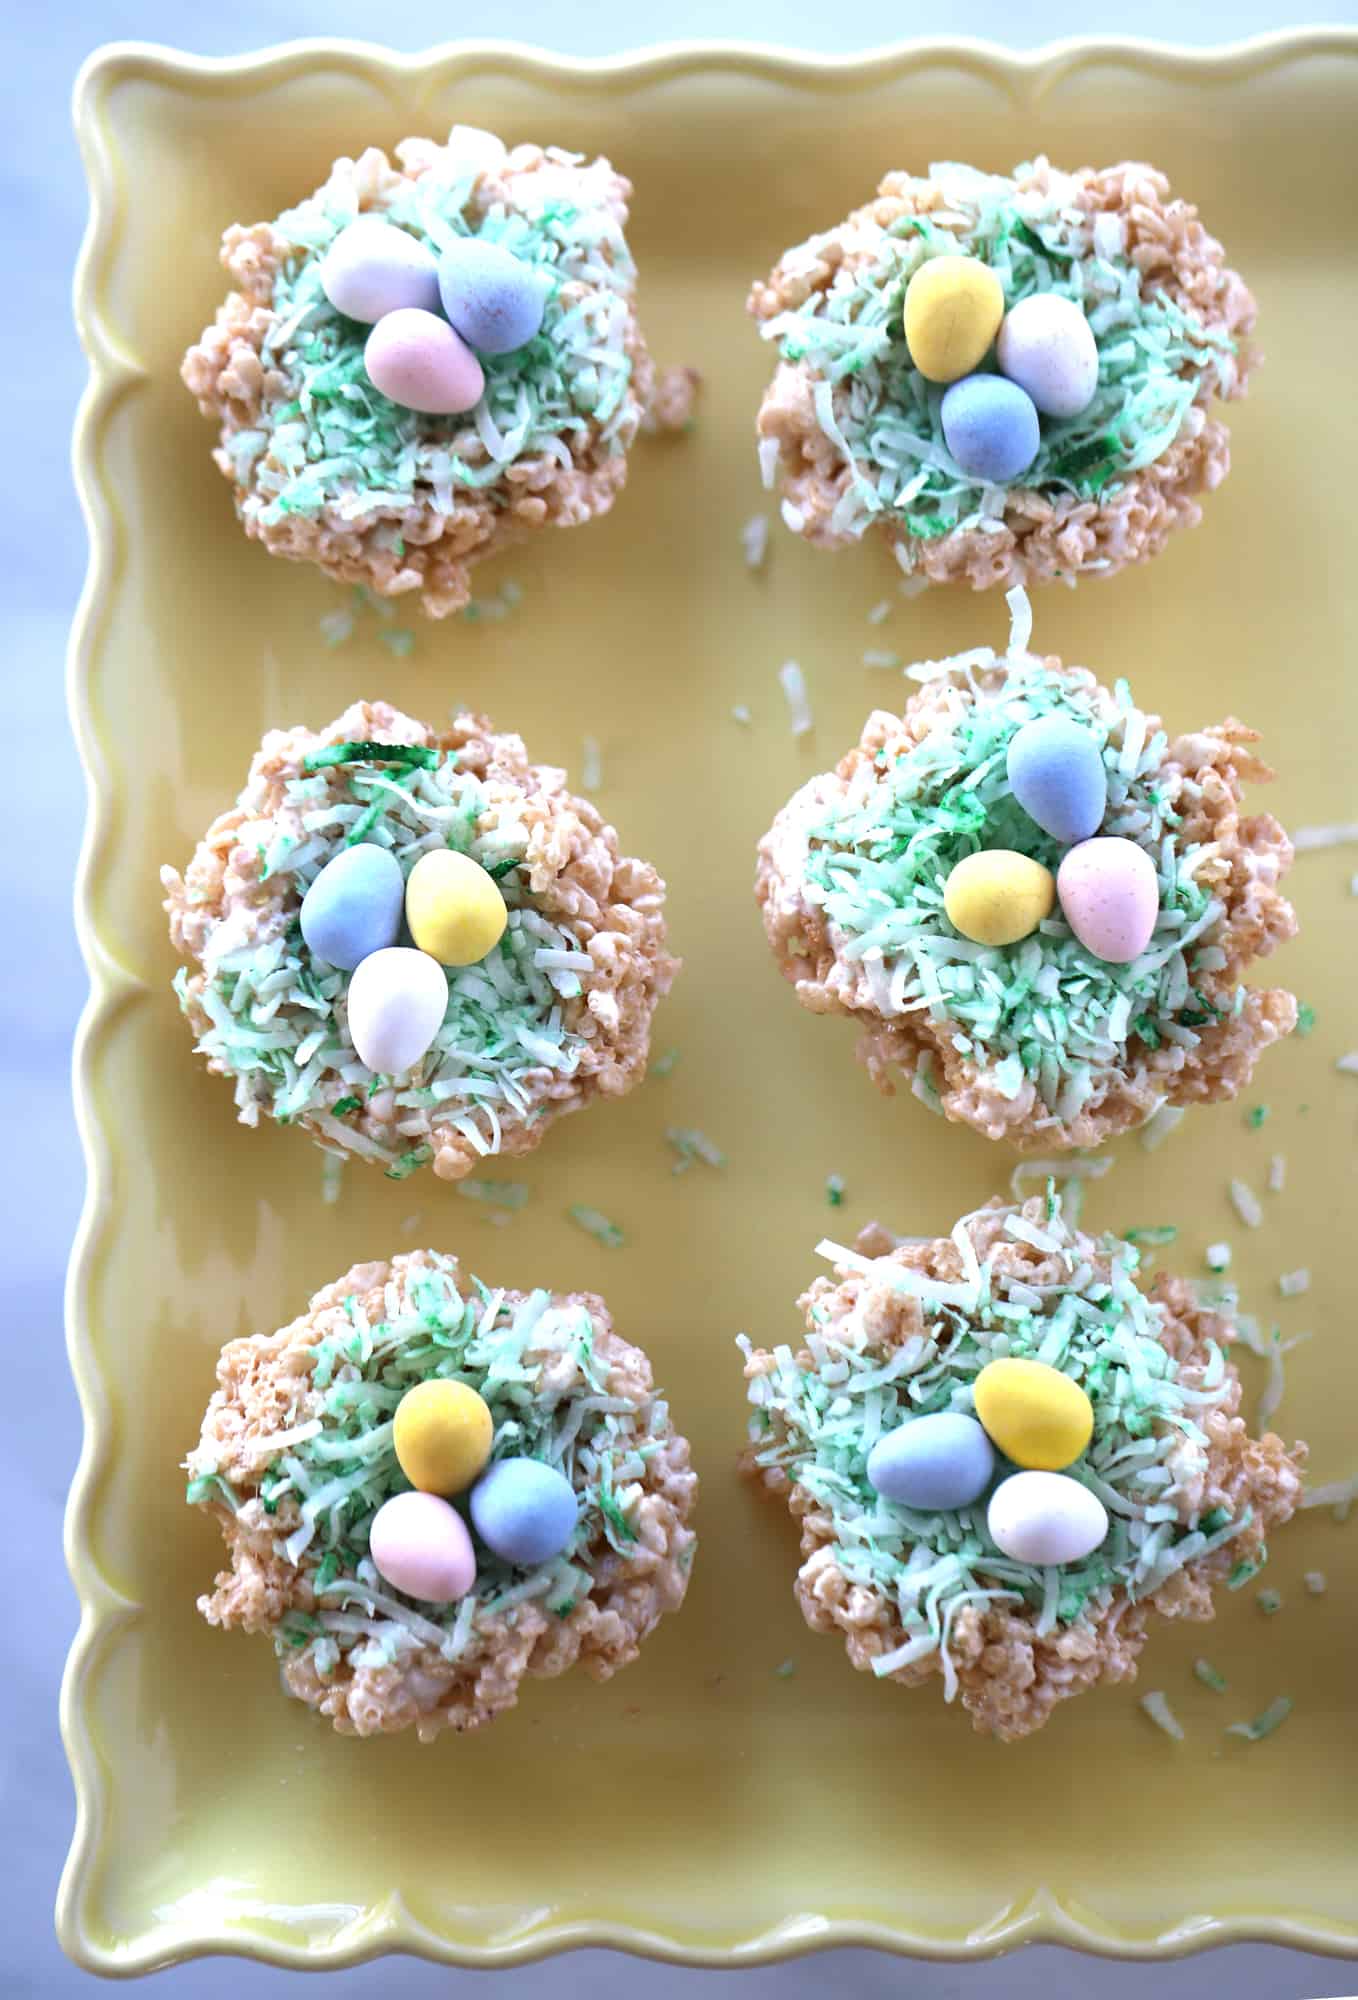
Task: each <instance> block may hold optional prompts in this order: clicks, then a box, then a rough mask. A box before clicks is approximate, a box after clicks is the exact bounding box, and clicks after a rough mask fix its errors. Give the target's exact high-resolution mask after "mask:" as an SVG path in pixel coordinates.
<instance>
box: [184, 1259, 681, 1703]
mask: <svg viewBox="0 0 1358 2000" xmlns="http://www.w3.org/2000/svg"><path fill="white" fill-rule="evenodd" d="M388 1300H389V1304H388V1311H389V1313H390V1315H391V1316H390V1317H388V1318H386V1319H382V1320H378V1321H373V1322H370V1321H369V1320H368V1318H367V1317H366V1315H365V1313H364V1311H363V1308H362V1306H361V1304H360V1302H359V1300H358V1299H357V1298H356V1297H353V1296H351V1297H350V1298H349V1299H348V1300H347V1301H345V1304H346V1306H347V1309H348V1319H347V1324H345V1325H344V1326H343V1327H342V1329H341V1330H340V1331H338V1332H336V1333H333V1334H330V1335H328V1336H327V1337H326V1338H324V1339H322V1340H320V1341H319V1342H318V1343H317V1344H316V1345H315V1346H314V1347H313V1348H311V1349H310V1350H309V1352H308V1354H307V1357H306V1361H307V1374H306V1375H305V1376H303V1377H302V1378H301V1382H302V1383H303V1384H304V1385H305V1386H306V1388H307V1389H308V1390H309V1392H310V1402H311V1407H312V1408H313V1409H314V1410H315V1414H314V1415H312V1416H311V1418H310V1419H309V1420H308V1421H307V1422H305V1423H301V1424H298V1425H295V1426H293V1427H292V1428H291V1429H289V1430H288V1431H285V1432H281V1433H279V1434H277V1435H276V1436H274V1437H272V1438H270V1437H262V1438H260V1439H258V1440H256V1441H255V1442H254V1445H253V1449H252V1459H253V1460H254V1461H255V1462H256V1464H257V1466H258V1470H257V1473H256V1474H255V1475H254V1478H253V1482H252V1483H253V1486H254V1489H255V1490H254V1491H253V1492H251V1493H250V1494H249V1495H248V1496H247V1495H243V1494H240V1493H235V1492H232V1490H231V1489H230V1488H229V1487H227V1486H226V1483H225V1482H224V1481H223V1480H222V1479H221V1478H220V1476H219V1474H218V1472H217V1462H218V1453H219V1452H220V1451H221V1450H222V1449H223V1447H221V1446H218V1445H217V1444H215V1443H214V1442H212V1441H207V1440H205V1441H204V1442H203V1443H200V1444H199V1445H198V1446H197V1447H196V1448H195V1450H194V1451H193V1452H192V1453H191V1454H190V1456H189V1458H188V1460H187V1464H186V1469H187V1471H188V1473H189V1486H188V1498H189V1500H190V1501H191V1502H196V1503H198V1504H203V1503H213V1504H225V1505H229V1506H230V1507H231V1509H232V1511H233V1512H234V1513H240V1512H241V1511H242V1510H243V1509H249V1510H251V1511H250V1515H249V1517H248V1518H251V1519H253V1518H254V1517H256V1516H258V1518H259V1520H260V1521H261V1522H265V1521H270V1520H271V1521H273V1522H274V1523H275V1524H276V1527H277V1539H276V1543H275V1548H276V1552H277V1553H278V1554H279V1555H280V1556H281V1557H282V1558H283V1559H284V1560H285V1561H286V1562H287V1563H288V1564H289V1565H290V1566H291V1567H292V1568H294V1569H297V1570H300V1571H301V1572H302V1573H303V1575H304V1577H305V1579H306V1582H307V1583H308V1585H309V1587H310V1593H311V1596H312V1598H313V1600H314V1610H312V1611H310V1612H308V1611H306V1610H299V1609H295V1608H294V1609H293V1610H291V1611H289V1613H288V1614H287V1616H286V1618H285V1619H284V1622H283V1623H282V1625H281V1626H280V1627H279V1629H278V1630H277V1632H276V1633H275V1635H274V1644H275V1649H276V1651H277V1652H278V1653H279V1654H280V1655H286V1654H289V1653H292V1652H296V1651H301V1650H302V1649H310V1651H311V1653H312V1655H313V1659H314V1664H315V1666H316V1670H317V1672H318V1673H319V1674H320V1675H321V1676H322V1677H325V1676H326V1675H327V1674H328V1673H332V1672H333V1671H334V1667H335V1665H336V1663H337V1662H338V1660H339V1657H340V1656H341V1654H343V1655H345V1656H346V1657H347V1658H348V1660H349V1662H350V1664H351V1665H352V1666H354V1667H356V1668H357V1667H380V1666H387V1665H399V1664H401V1663H402V1662H403V1661H404V1660H406V1659H408V1657H409V1656H410V1655H411V1654H412V1653H414V1652H418V1651H419V1650H420V1649H421V1648H423V1647H430V1648H433V1649H435V1650H436V1651H437V1652H439V1653H440V1654H441V1655H442V1656H443V1658H444V1659H447V1660H456V1659H458V1658H459V1657H460V1655H461V1654H462V1653H463V1652H464V1651H465V1650H466V1649H467V1646H468V1645H469V1643H470V1642H471V1640H472V1638H473V1636H474V1634H475V1632H476V1630H477V1628H478V1626H479V1624H480V1623H481V1621H482V1620H483V1619H486V1618H491V1617H495V1616H497V1615H500V1614H507V1615H509V1616H510V1617H511V1618H512V1615H513V1610H514V1606H515V1605H517V1604H520V1603H523V1602H525V1601H527V1600H530V1599H541V1600H542V1601H543V1602H544V1604H545V1605H546V1608H547V1609H548V1610H549V1611H553V1612H555V1613H556V1614H557V1615H558V1616H561V1617H565V1616H566V1615H567V1614H568V1613H569V1612H570V1611H571V1610H572V1609H573V1608H574V1607H575V1605H576V1604H577V1603H578V1602H579V1601H580V1599H581V1598H582V1597H583V1596H586V1595H587V1594H588V1592H589V1589H590V1587H591V1583H592V1581H593V1572H592V1570H591V1568H590V1567H589V1565H590V1564H591V1562H592V1561H597V1560H598V1557H599V1554H600V1551H601V1549H602V1548H603V1545H604V1544H608V1545H611V1546H612V1547H614V1548H616V1549H620V1550H622V1551H623V1552H624V1553H625V1552H626V1551H628V1550H629V1549H631V1548H632V1547H633V1546H634V1545H635V1543H636V1539H637V1532H636V1528H635V1526H634V1518H635V1510H636V1506H637V1503H638V1501H639V1500H640V1498H641V1496H642V1492H643V1487H642V1484H641V1481H642V1477H643V1474H644V1472H645V1467H646V1461H647V1458H648V1456H649V1454H650V1453H651V1452H653V1451H654V1449H655V1439H656V1437H658V1436H660V1435H661V1434H663V1433H664V1431H665V1430H666V1428H667V1424H668V1413H667V1406H666V1404H665V1403H664V1402H663V1401H662V1400H660V1399H658V1398H650V1397H648V1398H647V1399H646V1402H645V1404H644V1405H643V1404H640V1403H637V1402H634V1401H632V1400H630V1399H629V1398H628V1397H626V1396H620V1395H617V1394H613V1393H609V1391H608V1389H607V1387H606V1384H605V1383H604V1381H603V1380H602V1378H601V1376H600V1373H599V1370H598V1368H597V1366H596V1363H595V1359H594V1323H593V1321H592V1319H591V1317H590V1315H589V1313H588V1311H587V1310H586V1309H585V1308H584V1307H583V1306H578V1305H567V1304H560V1303H553V1300H552V1297H551V1295H550V1294H549V1293H548V1292H545V1291H536V1292H532V1293H530V1294H529V1295H528V1296H527V1297H524V1298H519V1299H508V1298H506V1296H505V1293H504V1292H503V1291H492V1290H491V1289H490V1288H489V1287H487V1286H485V1285H483V1284H481V1282H480V1281H479V1280H478V1279H475V1278H470V1277H467V1276H464V1275H461V1274H460V1273H459V1272H458V1269H457V1265H456V1261H455V1260H454V1259H452V1258H448V1257H431V1259H430V1262H429V1265H428V1267H427V1268H426V1269H425V1270H424V1271H423V1272H422V1273H421V1274H420V1275H419V1276H418V1278H416V1279H415V1281H414V1282H413V1283H412V1285H411V1287H410V1291H409V1295H408V1296H407V1295H406V1294H405V1293H404V1292H403V1290H402V1288H401V1287H400V1286H390V1287H388ZM434 1379H450V1380H454V1381H466V1382H470V1383H471V1384H472V1385H473V1386H474V1387H475V1388H476V1389H477V1390H478V1391H479V1392H480V1394H481V1395H482V1396H484V1398H485V1399H486V1402H487V1403H488V1404H489V1406H490V1412H491V1416H492V1418H493V1420H494V1426H495V1431H494V1446H493V1455H494V1457H495V1458H497V1459H498V1458H501V1457H507V1456H513V1457H529V1458H534V1459H540V1460H542V1461H544V1462H545V1463H546V1464H549V1465H551V1466H554V1467H555V1468H556V1469H557V1470H558V1471H560V1472H561V1473H562V1474H563V1475H564V1476H565V1477H566V1478H567V1479H568V1480H569V1481H570V1483H571V1485H572V1486H573V1487H574V1489H575V1492H576V1495H577V1499H578V1502H579V1510H580V1511H579V1519H578V1521H577V1524H576V1527H575V1529H574V1532H573V1533H572V1535H571V1539H570V1541H569V1543H568V1544H567V1546H566V1548H565V1549H564V1550H563V1551H562V1553H561V1554H560V1556H558V1557H556V1558H554V1559H553V1560H552V1561H551V1562H548V1563H544V1564H541V1565H539V1566H538V1567H537V1568H533V1569H528V1570H523V1569H515V1568H512V1567H511V1566H510V1565H509V1564H507V1563H505V1562H503V1561H501V1560H500V1559H499V1558H498V1557H496V1556H494V1555H493V1554H492V1553H491V1552H490V1551H489V1550H488V1549H486V1548H484V1547H483V1548H482V1549H481V1550H480V1552H479V1554H478V1558H477V1575H476V1582H475V1585H474V1586H473V1589H472V1591H471V1592H470V1594H469V1595H468V1596H466V1597H464V1598H462V1599H461V1600H460V1601H459V1602H457V1603H453V1604H448V1605H446V1606H445V1605H438V1604H431V1603H424V1602H419V1603H417V1602H415V1601H414V1600H412V1599H410V1598H409V1597H407V1596H405V1595H404V1594H403V1593H401V1592H400V1591H397V1590H396V1589H394V1588H393V1587H392V1586H391V1585H389V1584H386V1583H384V1582H383V1580H382V1578H381V1577H380V1576H379V1575H378V1573H377V1570H376V1568H375V1566H374V1564H373V1561H372V1558H371V1556H370V1555H369V1553H368V1533H369V1529H370V1528H371V1526H372V1521H373V1517H374V1515H375V1514H376V1513H377V1510H378V1509H379V1507H381V1506H382V1504H383V1502H384V1501H386V1500H389V1499H390V1498H391V1497H392V1496H393V1495H394V1494H397V1493H403V1492H407V1491H409V1488H410V1482H409V1480H408V1479H407V1478H406V1477H405V1474H404V1473H403V1472H402V1471H401V1468H400V1466H399V1464H398V1463H397V1459H396V1451H395V1446H394V1443H393V1421H392V1420H393V1418H394V1415H395V1412H396V1408H397V1405H398V1404H399V1403H400V1401H401V1398H402V1397H403V1396H404V1395H405V1393H406V1392H407V1390H409V1389H411V1388H413V1387H414V1386H415V1384H417V1383H419V1382H426V1381H430V1380H434ZM563 1385H564V1386H563Z"/></svg>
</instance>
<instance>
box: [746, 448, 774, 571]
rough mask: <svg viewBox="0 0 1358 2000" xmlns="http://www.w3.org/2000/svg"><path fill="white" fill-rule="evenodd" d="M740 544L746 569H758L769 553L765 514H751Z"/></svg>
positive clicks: (767, 524) (767, 519)
mask: <svg viewBox="0 0 1358 2000" xmlns="http://www.w3.org/2000/svg"><path fill="white" fill-rule="evenodd" d="M761 449H762V447H761ZM740 543H741V547H742V548H743V549H744V551H745V565H746V568H747V569H758V568H759V567H760V566H761V564H762V563H763V560H764V558H765V556H766V555H767V554H768V552H769V517H768V515H767V514H751V516H750V518H749V520H748V521H747V522H746V523H745V526H744V527H743V528H742V529H741V531H740Z"/></svg>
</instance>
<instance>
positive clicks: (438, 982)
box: [348, 944, 448, 1076]
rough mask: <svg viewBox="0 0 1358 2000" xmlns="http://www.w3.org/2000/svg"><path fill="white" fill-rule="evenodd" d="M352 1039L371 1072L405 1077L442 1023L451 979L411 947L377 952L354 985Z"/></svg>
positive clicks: (351, 991) (351, 988) (351, 989)
mask: <svg viewBox="0 0 1358 2000" xmlns="http://www.w3.org/2000/svg"><path fill="white" fill-rule="evenodd" d="M348 1002H349V1039H350V1041H352V1043H353V1045H354V1047H355V1049H356V1050H357V1051H358V1054H359V1056H360V1057H361V1059H362V1060H363V1061H364V1062H365V1063H366V1064H367V1065H368V1068H369V1069H370V1070H375V1071H376V1072H377V1073H378V1074H379V1075H382V1076H403V1075H404V1074H405V1072H406V1071H407V1070H408V1069H413V1068H414V1066H415V1064H416V1063H417V1062H418V1061H419V1060H420V1057H421V1056H422V1055H423V1054H424V1053H425V1051H426V1050H427V1049H428V1047H429V1044H430V1043H431V1042H432V1041H433V1039H434V1037H435V1035H436V1034H437V1033H438V1031H439V1028H440V1027H441V1025H442V1023H443V1016H444V1014H445V1013H446V1012H447V1008H448V975H447V974H446V973H445V971H444V970H443V967H442V966H441V965H440V964H439V962H438V960H437V959H434V958H431V957H430V956H429V954H428V952H426V951H414V950H412V949H411V947H410V946H409V945H400V944H394V945H389V946H388V947H387V948H386V949H385V950H383V951H375V952H373V953H372V954H371V956H370V957H368V958H365V959H364V960H363V963H362V964H361V965H360V966H359V967H358V969H357V971H356V972H355V973H354V976H353V978H352V979H351V980H350V981H349V995H348Z"/></svg>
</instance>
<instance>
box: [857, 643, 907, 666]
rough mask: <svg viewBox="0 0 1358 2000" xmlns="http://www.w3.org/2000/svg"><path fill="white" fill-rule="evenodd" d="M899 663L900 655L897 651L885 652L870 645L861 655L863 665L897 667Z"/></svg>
mask: <svg viewBox="0 0 1358 2000" xmlns="http://www.w3.org/2000/svg"><path fill="white" fill-rule="evenodd" d="M900 664H901V656H900V654H899V653H887V652H883V651H880V650H878V649H877V648H875V647H871V646H870V647H869V648H868V650H867V652H866V653H864V655H863V665H864V666H865V667H899V666H900Z"/></svg>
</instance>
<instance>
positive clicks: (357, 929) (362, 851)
mask: <svg viewBox="0 0 1358 2000" xmlns="http://www.w3.org/2000/svg"><path fill="white" fill-rule="evenodd" d="M405 896H406V885H405V878H404V876H403V875H402V874H401V864H400V862H399V861H398V860H397V859H396V857H395V855H394V854H389V853H388V852H387V850H386V848H385V847H374V846H373V845H372V843H371V842H370V841H365V842H363V843H361V844H360V845H359V846H358V847H346V848H345V849H344V851H343V853H341V854H337V855H336V856H335V858H334V860H333V861H327V862H326V864H325V866H324V868H322V870H321V872H320V874H319V875H318V876H317V877H316V880H315V881H314V882H313V883H312V885H311V887H310V888H309V889H308V890H307V892H306V895H305V896H304V897H303V899H302V936H303V937H304V938H305V939H306V942H307V949H308V950H309V951H312V952H314V953H315V954H316V957H317V958H323V959H324V960H325V962H326V964H327V965H337V966H339V967H340V969H341V970H342V971H344V972H352V971H353V970H354V967H355V966H357V965H361V964H362V962H363V960H364V959H365V958H369V957H371V955H372V954H373V952H375V951H384V950H385V949H386V947H387V946H388V945H393V944H395V942H396V939H397V935H398V933H399V931H400V928H401V912H402V910H403V909H404V908H405Z"/></svg>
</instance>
